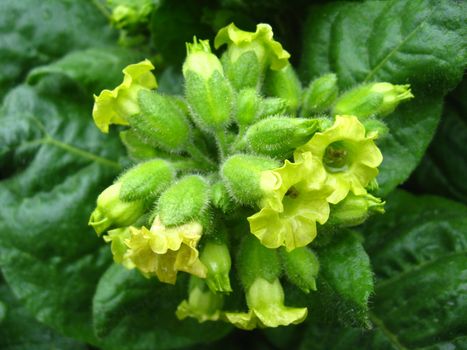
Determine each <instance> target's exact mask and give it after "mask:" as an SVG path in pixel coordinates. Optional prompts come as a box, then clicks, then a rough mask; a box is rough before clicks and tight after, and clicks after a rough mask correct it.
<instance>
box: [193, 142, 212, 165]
mask: <svg viewBox="0 0 467 350" xmlns="http://www.w3.org/2000/svg"><path fill="white" fill-rule="evenodd" d="M187 152H188V153H189V154H190V156H191V157H192V158H193V159H194V160H195V161H196V162H197V163H199V164H205V165H206V166H205V167H204V168H205V169H206V170H216V169H217V164H216V163H215V162H214V161H213V160H212V159H211V158H209V157H208V156H207V155H205V154H204V153H203V152H201V151H200V150H199V148H198V147H196V146H195V145H194V144H192V143H190V144H188V146H187Z"/></svg>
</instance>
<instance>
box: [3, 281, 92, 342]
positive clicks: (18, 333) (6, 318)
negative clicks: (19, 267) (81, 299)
mask: <svg viewBox="0 0 467 350" xmlns="http://www.w3.org/2000/svg"><path fill="white" fill-rule="evenodd" d="M0 348H1V349H3V350H30V349H34V350H50V349H67V350H85V349H87V347H86V346H85V345H84V344H80V343H78V342H77V341H74V340H72V339H69V338H65V337H62V336H60V335H58V334H56V333H55V332H53V331H52V330H51V329H49V328H47V327H45V326H43V325H41V324H40V323H38V322H37V321H36V320H35V319H34V318H33V317H32V316H31V315H30V314H29V313H28V312H27V311H26V310H25V308H24V307H23V306H21V305H20V303H19V302H18V300H16V298H15V297H14V295H13V293H12V292H11V290H10V289H9V288H8V286H7V285H6V284H5V283H4V281H3V279H2V276H1V275H0Z"/></svg>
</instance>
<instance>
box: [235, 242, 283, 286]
mask: <svg viewBox="0 0 467 350" xmlns="http://www.w3.org/2000/svg"><path fill="white" fill-rule="evenodd" d="M236 263H237V270H238V274H239V277H240V282H241V283H242V285H243V287H244V288H245V290H248V289H250V287H251V285H252V284H253V283H254V282H255V280H256V279H257V278H262V279H265V280H267V281H270V282H272V281H274V280H275V279H277V278H279V276H280V274H281V263H280V259H279V255H278V253H277V250H276V249H269V248H266V247H265V246H264V245H262V244H261V242H260V241H259V240H258V239H257V238H256V237H254V236H253V235H251V234H250V235H247V236H246V237H245V238H244V239H243V241H242V243H241V245H240V248H239V251H238V257H237V261H236Z"/></svg>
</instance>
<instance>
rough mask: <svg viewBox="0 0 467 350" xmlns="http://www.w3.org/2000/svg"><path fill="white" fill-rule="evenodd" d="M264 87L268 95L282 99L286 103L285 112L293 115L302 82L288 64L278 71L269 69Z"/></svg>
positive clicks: (298, 103)
mask: <svg viewBox="0 0 467 350" xmlns="http://www.w3.org/2000/svg"><path fill="white" fill-rule="evenodd" d="M264 88H265V91H266V94H267V95H268V96H273V97H280V98H282V99H284V100H285V101H286V103H287V113H288V114H291V115H295V113H296V112H297V110H298V107H299V106H300V102H301V96H302V84H301V83H300V80H299V79H298V76H297V73H295V70H294V69H293V68H292V66H291V65H290V64H288V65H286V66H285V67H284V68H282V69H281V70H278V71H273V70H269V71H268V72H267V74H266V80H265V82H264Z"/></svg>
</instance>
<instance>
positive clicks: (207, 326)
mask: <svg viewBox="0 0 467 350" xmlns="http://www.w3.org/2000/svg"><path fill="white" fill-rule="evenodd" d="M180 277H182V276H180ZM186 282H187V281H186V278H185V279H183V278H180V279H179V281H177V284H176V285H168V284H163V283H161V282H159V281H157V280H155V279H146V278H144V277H143V276H141V275H140V274H139V273H138V272H137V271H135V270H133V271H129V270H126V269H124V268H123V267H121V266H118V265H113V266H111V267H110V268H109V269H108V270H107V271H106V273H105V274H104V275H103V277H102V279H101V280H100V282H99V284H98V286H97V290H96V295H95V297H94V302H93V314H94V326H95V329H96V332H97V334H98V335H101V336H106V338H107V340H108V345H106V346H104V349H121V348H122V344H125V349H128V350H146V349H154V348H157V349H158V350H159V349H160V350H162V349H173V348H179V347H184V346H188V345H192V344H195V343H207V342H210V341H214V340H216V339H219V338H221V337H223V336H224V335H226V334H227V332H228V331H229V330H230V329H231V327H230V326H228V325H227V324H225V323H221V322H206V323H203V324H199V323H198V322H197V321H195V320H192V319H186V320H183V321H180V320H178V319H177V318H176V316H175V310H176V309H177V305H178V303H179V302H180V301H181V300H183V299H184V298H186V296H187V283H186Z"/></svg>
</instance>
